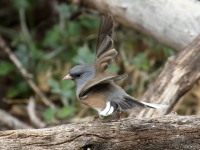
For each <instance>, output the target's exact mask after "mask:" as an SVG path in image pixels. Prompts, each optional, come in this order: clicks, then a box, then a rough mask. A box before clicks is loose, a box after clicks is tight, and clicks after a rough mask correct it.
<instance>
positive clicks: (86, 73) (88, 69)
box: [63, 65, 95, 91]
mask: <svg viewBox="0 0 200 150" xmlns="http://www.w3.org/2000/svg"><path fill="white" fill-rule="evenodd" d="M94 75H95V70H94V67H93V66H90V65H77V66H75V67H73V68H72V69H71V70H70V71H69V72H68V74H67V75H66V76H65V77H64V78H63V80H74V81H75V84H76V87H77V90H78V91H80V90H81V89H82V87H83V86H84V85H85V84H86V83H87V82H88V81H89V80H91V79H92V78H93V77H94Z"/></svg>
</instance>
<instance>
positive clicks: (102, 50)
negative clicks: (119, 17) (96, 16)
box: [94, 14, 117, 73]
mask: <svg viewBox="0 0 200 150" xmlns="http://www.w3.org/2000/svg"><path fill="white" fill-rule="evenodd" d="M112 30H113V18H112V16H111V15H110V14H108V15H106V16H103V15H102V16H101V22H100V27H99V33H98V39H97V47H96V58H95V62H94V66H95V71H96V72H100V73H102V72H104V70H105V69H106V68H107V67H108V65H109V64H110V63H111V62H112V60H113V59H114V57H115V56H116V55H117V51H116V50H115V49H114V48H112V47H113V40H112Z"/></svg>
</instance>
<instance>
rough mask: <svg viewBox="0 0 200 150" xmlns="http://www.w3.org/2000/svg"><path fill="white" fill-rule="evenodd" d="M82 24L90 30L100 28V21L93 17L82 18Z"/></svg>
mask: <svg viewBox="0 0 200 150" xmlns="http://www.w3.org/2000/svg"><path fill="white" fill-rule="evenodd" d="M80 24H81V25H82V26H84V27H86V28H88V29H97V28H98V27H99V19H97V18H96V17H95V18H91V17H83V18H80Z"/></svg>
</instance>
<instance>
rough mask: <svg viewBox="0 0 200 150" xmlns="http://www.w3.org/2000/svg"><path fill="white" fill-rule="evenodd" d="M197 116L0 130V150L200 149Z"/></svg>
mask: <svg viewBox="0 0 200 150" xmlns="http://www.w3.org/2000/svg"><path fill="white" fill-rule="evenodd" d="M199 124H200V117H199V116H177V115H167V116H164V117H160V118H151V119H134V118H128V119H123V120H120V121H111V122H106V123H103V122H85V123H79V124H78V123H77V124H69V125H62V126H57V127H53V128H47V129H27V130H10V131H2V132H1V134H0V143H1V144H0V149H5V150H6V149H12V150H17V149H22V150H23V149H24V150H25V149H37V150H41V149H42V150H44V149H65V150H72V149H73V150H81V149H82V150H85V149H92V150H100V149H102V150H103V149H105V150H113V149H120V150H123V149H124V150H128V149H149V150H150V149H154V150H160V149H168V150H174V149H185V150H198V149H199V147H200V138H199V135H200V125H199Z"/></svg>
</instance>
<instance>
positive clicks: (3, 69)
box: [0, 62, 14, 76]
mask: <svg viewBox="0 0 200 150" xmlns="http://www.w3.org/2000/svg"><path fill="white" fill-rule="evenodd" d="M13 70H14V67H13V65H12V64H11V63H10V62H1V63H0V76H4V75H8V74H9V73H10V72H11V71H13Z"/></svg>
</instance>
